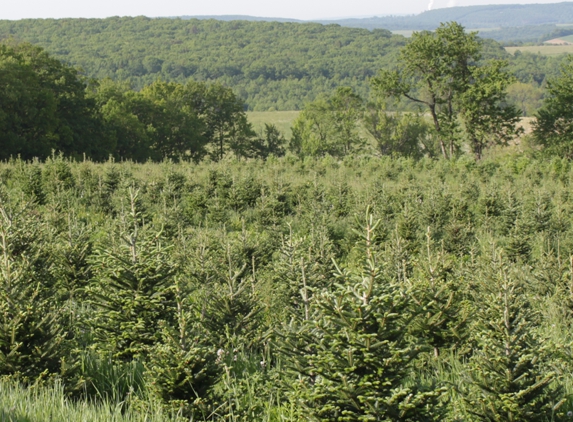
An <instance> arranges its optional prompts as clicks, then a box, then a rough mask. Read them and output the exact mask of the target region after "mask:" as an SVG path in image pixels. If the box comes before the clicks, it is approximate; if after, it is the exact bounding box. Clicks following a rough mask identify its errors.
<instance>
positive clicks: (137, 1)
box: [0, 0, 557, 20]
mask: <svg viewBox="0 0 573 422" xmlns="http://www.w3.org/2000/svg"><path fill="white" fill-rule="evenodd" d="M532 3H557V1H555V0H501V1H495V0H494V1H492V0H403V1H401V2H395V1H391V0H380V1H374V0H355V1H353V2H349V1H341V0H313V1H312V2H309V1H308V0H291V1H289V2H269V1H268V0H242V1H237V0H211V1H209V2H198V1H191V2H189V1H183V0H163V1H156V0H99V1H97V2H78V1H73V0H58V1H55V0H21V1H16V2H6V4H5V5H4V6H2V8H0V19H11V20H17V19H26V18H68V17H69V18H79V17H81V18H105V17H109V16H141V15H144V16H149V17H161V16H184V15H190V16H199V15H251V16H262V17H274V18H292V19H301V20H310V19H338V18H347V17H366V16H385V15H393V14H418V13H421V12H423V11H425V10H428V8H433V9H437V8H443V7H452V6H473V5H486V4H532Z"/></svg>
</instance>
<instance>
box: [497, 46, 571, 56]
mask: <svg viewBox="0 0 573 422" xmlns="http://www.w3.org/2000/svg"><path fill="white" fill-rule="evenodd" d="M505 50H506V51H507V52H508V53H511V54H515V52H516V51H521V52H524V53H525V52H528V53H538V54H542V55H544V56H559V55H561V54H573V45H524V46H520V47H505Z"/></svg>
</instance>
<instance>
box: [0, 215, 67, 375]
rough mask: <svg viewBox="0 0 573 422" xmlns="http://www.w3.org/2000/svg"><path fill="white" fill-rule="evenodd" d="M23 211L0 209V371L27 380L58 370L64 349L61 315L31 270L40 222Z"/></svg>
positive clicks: (39, 238)
mask: <svg viewBox="0 0 573 422" xmlns="http://www.w3.org/2000/svg"><path fill="white" fill-rule="evenodd" d="M27 213H28V210H26V209H23V210H20V211H19V212H18V213H13V212H11V211H9V210H8V209H7V208H5V207H4V206H1V207H0V375H9V376H14V377H16V378H18V379H19V380H21V381H23V382H26V383H27V382H35V381H37V380H39V379H40V378H43V377H46V376H48V375H50V374H61V373H62V370H63V369H65V368H66V366H65V365H63V359H64V356H65V355H66V353H67V352H68V349H67V346H66V342H65V339H64V330H63V326H62V315H61V313H60V311H59V310H58V309H57V308H56V307H55V306H54V304H53V301H52V300H51V296H52V294H51V292H50V290H49V288H48V287H46V286H45V285H44V284H43V283H42V281H43V280H41V279H39V277H38V273H37V272H36V271H35V268H34V263H35V261H36V260H37V258H38V256H37V255H38V250H39V245H38V244H34V240H36V241H40V242H41V236H40V230H41V227H40V226H39V224H40V223H39V222H38V221H36V220H34V219H33V218H28V216H27ZM30 242H31V243H30ZM44 264H46V263H45V262H44Z"/></svg>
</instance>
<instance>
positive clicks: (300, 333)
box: [281, 216, 442, 421]
mask: <svg viewBox="0 0 573 422" xmlns="http://www.w3.org/2000/svg"><path fill="white" fill-rule="evenodd" d="M368 218H369V219H368V220H367V226H366V228H365V234H364V238H363V242H364V244H365V245H364V252H363V253H364V256H363V258H362V259H363V267H362V269H361V270H356V271H342V270H338V271H337V274H336V278H335V279H334V280H332V286H331V287H330V289H325V290H323V291H320V292H317V294H315V296H314V297H313V299H312V301H310V303H308V304H307V305H306V306H308V309H307V313H306V315H305V316H304V318H301V319H300V321H299V322H298V324H291V326H290V327H288V328H287V332H286V334H285V336H286V337H285V342H284V344H282V345H281V347H282V350H283V352H284V353H286V354H287V356H289V357H290V360H291V365H292V370H293V371H294V374H295V378H294V379H293V381H292V383H293V386H292V387H291V388H292V389H293V393H292V394H293V400H294V401H296V402H297V403H299V404H300V405H301V406H303V407H304V408H306V409H307V412H308V416H309V418H311V419H312V420H324V421H326V420H340V421H356V420H364V421H366V420H388V421H410V420H411V421H414V420H415V421H422V420H424V421H426V420H427V421H430V420H441V417H442V413H441V408H440V406H439V400H440V396H441V394H442V391H441V390H439V389H436V388H435V387H434V386H431V385H427V386H424V385H421V384H417V383H416V382H414V384H411V385H409V384H408V382H407V377H408V372H409V371H408V369H409V368H410V365H411V364H412V362H413V360H414V359H415V358H416V356H417V355H418V354H419V353H420V351H421V350H422V345H421V344H419V343H418V344H417V343H416V342H415V340H413V341H411V339H409V338H408V337H407V328H408V326H409V325H410V324H411V322H412V319H413V318H414V317H415V313H414V312H415V308H414V306H413V301H412V298H411V296H410V292H408V291H407V290H406V289H405V288H404V286H401V285H400V284H399V283H398V282H397V280H392V279H385V278H384V276H383V272H382V271H381V270H380V267H379V266H380V265H381V264H382V263H381V262H380V261H379V257H378V256H377V255H378V253H377V251H376V246H375V244H376V239H375V236H376V234H375V233H376V226H377V225H378V224H379V222H378V223H374V222H373V219H372V216H368ZM301 294H303V295H305V294H306V289H305V288H304V287H303V290H302V291H301Z"/></svg>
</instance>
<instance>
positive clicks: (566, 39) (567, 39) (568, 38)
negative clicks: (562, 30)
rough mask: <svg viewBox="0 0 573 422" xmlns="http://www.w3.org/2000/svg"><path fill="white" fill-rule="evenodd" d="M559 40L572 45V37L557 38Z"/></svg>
mask: <svg viewBox="0 0 573 422" xmlns="http://www.w3.org/2000/svg"><path fill="white" fill-rule="evenodd" d="M559 39H560V40H563V41H567V42H571V43H573V35H567V36H566V37H559Z"/></svg>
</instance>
